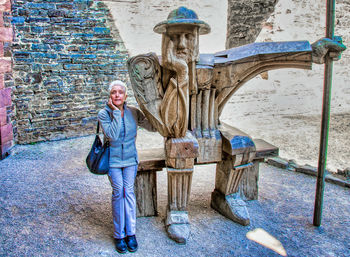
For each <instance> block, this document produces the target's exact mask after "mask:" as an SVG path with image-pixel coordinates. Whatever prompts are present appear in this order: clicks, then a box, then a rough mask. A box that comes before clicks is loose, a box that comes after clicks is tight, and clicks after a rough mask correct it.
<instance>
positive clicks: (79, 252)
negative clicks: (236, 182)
mask: <svg viewBox="0 0 350 257" xmlns="http://www.w3.org/2000/svg"><path fill="white" fill-rule="evenodd" d="M140 134H142V135H141V136H140V135H139V138H140V137H141V138H143V139H144V141H143V142H140V143H138V145H139V146H141V148H142V146H145V145H147V144H146V142H147V141H148V142H152V144H154V145H157V144H159V142H161V139H160V140H159V138H155V139H152V140H150V135H149V134H147V133H146V132H143V131H141V132H140ZM157 140H158V141H157ZM92 141H93V136H89V137H83V138H76V139H70V140H64V141H57V142H45V143H38V144H35V145H26V146H21V145H18V146H16V147H15V149H14V150H13V154H12V155H11V156H10V157H8V158H6V159H5V160H3V161H0V184H1V189H0V231H1V238H0V245H1V248H0V256H116V255H118V253H117V252H116V251H115V250H114V245H113V239H112V215H111V206H110V195H111V188H110V185H109V182H108V179H107V177H106V176H96V175H93V174H90V173H89V172H88V170H87V168H86V166H85V163H84V159H85V156H86V155H87V152H88V151H89V148H90V145H91V143H92ZM214 178H215V166H213V165H206V166H198V167H196V168H195V172H194V177H193V184H192V193H191V201H190V203H189V213H190V219H191V236H190V240H189V243H188V244H187V245H178V244H176V243H175V242H174V241H172V240H170V239H168V237H167V235H166V232H165V229H164V226H163V220H164V217H165V206H166V199H167V196H166V188H167V186H166V183H167V182H166V172H165V171H163V172H159V173H158V211H159V215H158V216H156V217H143V218H138V220H137V222H138V223H137V237H138V241H139V250H138V251H137V252H136V253H132V254H131V253H127V254H126V256H128V255H133V256H278V254H276V253H274V252H273V251H271V250H269V249H267V248H265V247H263V246H261V245H259V244H257V243H255V242H252V241H250V240H248V239H247V238H246V233H247V232H248V231H251V230H253V229H255V228H262V229H264V230H265V231H267V232H268V233H270V234H271V235H273V236H275V237H276V238H277V239H279V240H280V242H281V243H282V244H283V246H284V248H285V249H286V251H287V254H288V256H350V241H349V234H350V220H349V219H350V208H349V206H350V197H349V196H350V194H349V192H350V191H349V189H346V188H342V187H339V186H336V185H333V184H329V183H327V184H326V186H325V196H324V210H323V219H322V226H321V227H320V228H316V227H314V226H312V215H313V205H314V195H315V182H316V181H315V178H314V177H309V176H306V175H304V174H299V173H295V172H290V171H286V170H282V169H278V168H275V167H272V166H268V165H266V164H261V172H260V184H259V185H260V194H259V200H258V201H250V202H248V203H247V204H248V209H249V212H250V215H251V225H250V226H247V227H243V226H240V225H237V224H236V223H234V222H232V221H230V220H228V219H226V218H225V217H223V216H221V215H220V214H218V213H217V212H216V211H214V210H213V209H211V208H210V194H211V191H212V190H213V187H214Z"/></svg>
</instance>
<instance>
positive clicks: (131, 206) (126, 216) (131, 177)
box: [108, 165, 137, 239]
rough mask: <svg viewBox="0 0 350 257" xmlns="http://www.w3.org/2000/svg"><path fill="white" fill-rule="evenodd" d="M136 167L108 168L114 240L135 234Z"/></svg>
mask: <svg viewBox="0 0 350 257" xmlns="http://www.w3.org/2000/svg"><path fill="white" fill-rule="evenodd" d="M136 173H137V165H134V166H129V167H123V168H110V170H109V173H108V177H109V181H110V182H111V185H112V189H113V192H112V213H113V224H114V238H118V239H121V238H124V237H126V236H132V235H135V232H136V199H135V193H134V182H135V177H136Z"/></svg>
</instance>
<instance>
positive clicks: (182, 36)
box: [162, 25, 198, 64]
mask: <svg viewBox="0 0 350 257" xmlns="http://www.w3.org/2000/svg"><path fill="white" fill-rule="evenodd" d="M169 40H170V41H171V43H170V44H169ZM169 47H171V48H173V49H168V48H169ZM169 50H171V51H172V53H173V56H174V57H175V58H177V59H180V60H184V61H185V62H186V63H187V64H189V63H190V62H193V61H196V60H197V59H198V26H193V25H187V26H186V25H185V26H184V25H179V26H177V25H173V26H169V27H168V28H167V30H166V33H164V34H163V44H162V52H163V53H165V52H166V51H169ZM163 56H165V55H163Z"/></svg>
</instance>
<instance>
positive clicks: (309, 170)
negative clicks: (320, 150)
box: [295, 164, 317, 176]
mask: <svg viewBox="0 0 350 257" xmlns="http://www.w3.org/2000/svg"><path fill="white" fill-rule="evenodd" d="M295 171H296V172H300V173H304V174H307V175H311V176H317V168H316V167H313V166H310V165H307V164H306V165H302V166H299V167H297V168H295Z"/></svg>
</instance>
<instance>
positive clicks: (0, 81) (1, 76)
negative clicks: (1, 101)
mask: <svg viewBox="0 0 350 257" xmlns="http://www.w3.org/2000/svg"><path fill="white" fill-rule="evenodd" d="M4 87H5V83H4V74H0V90H1V89H3V88H4Z"/></svg>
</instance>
